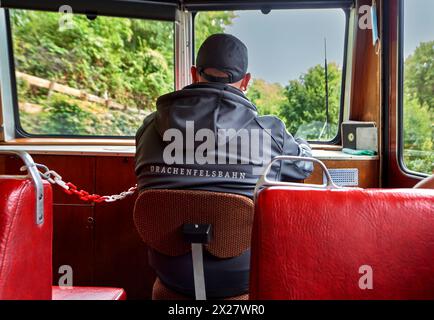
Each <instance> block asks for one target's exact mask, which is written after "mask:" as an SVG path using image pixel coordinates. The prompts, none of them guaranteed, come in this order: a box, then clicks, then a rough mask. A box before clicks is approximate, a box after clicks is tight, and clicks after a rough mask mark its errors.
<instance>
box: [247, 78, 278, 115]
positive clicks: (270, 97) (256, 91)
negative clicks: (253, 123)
mask: <svg viewBox="0 0 434 320" xmlns="http://www.w3.org/2000/svg"><path fill="white" fill-rule="evenodd" d="M247 97H248V98H249V99H250V101H252V102H253V103H254V104H255V105H256V107H257V108H258V112H259V114H260V115H267V114H271V115H278V114H279V112H280V107H281V106H282V105H283V104H284V103H285V101H286V97H285V92H284V89H283V87H282V86H281V85H280V84H279V83H267V82H266V81H265V80H263V79H254V80H253V81H252V84H251V85H250V86H249V90H248V91H247Z"/></svg>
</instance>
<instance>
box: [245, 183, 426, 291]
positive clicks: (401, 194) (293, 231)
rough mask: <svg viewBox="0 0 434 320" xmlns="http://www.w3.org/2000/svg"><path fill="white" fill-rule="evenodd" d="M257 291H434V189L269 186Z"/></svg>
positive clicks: (257, 233)
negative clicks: (368, 278)
mask: <svg viewBox="0 0 434 320" xmlns="http://www.w3.org/2000/svg"><path fill="white" fill-rule="evenodd" d="M363 265H368V266H370V267H372V271H373V272H372V276H373V277H372V280H373V288H372V289H364V290H362V289H361V288H360V287H359V280H360V278H361V277H362V276H363V275H364V274H362V273H359V268H360V267H361V266H363ZM250 297H251V298H252V299H434V191H433V190H306V189H296V190H294V189H292V190H291V189H289V188H268V189H265V190H263V191H262V192H260V194H259V197H258V199H257V203H256V212H255V222H254V229H253V241H252V266H251V288H250Z"/></svg>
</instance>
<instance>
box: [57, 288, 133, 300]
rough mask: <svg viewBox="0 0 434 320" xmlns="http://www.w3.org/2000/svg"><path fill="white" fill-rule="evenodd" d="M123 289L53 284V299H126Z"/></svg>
mask: <svg viewBox="0 0 434 320" xmlns="http://www.w3.org/2000/svg"><path fill="white" fill-rule="evenodd" d="M126 299H127V295H126V293H125V291H124V290H123V289H119V288H101V287H71V288H63V289H62V288H60V287H57V286H53V300H126Z"/></svg>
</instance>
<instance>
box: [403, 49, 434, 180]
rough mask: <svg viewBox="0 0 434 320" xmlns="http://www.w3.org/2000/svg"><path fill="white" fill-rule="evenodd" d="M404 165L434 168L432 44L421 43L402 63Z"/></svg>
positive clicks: (433, 52) (423, 169)
mask: <svg viewBox="0 0 434 320" xmlns="http://www.w3.org/2000/svg"><path fill="white" fill-rule="evenodd" d="M404 70H405V73H404V74H405V79H404V106H403V108H404V115H403V121H404V163H405V164H406V166H407V167H408V168H409V169H410V170H413V171H416V172H424V173H432V172H433V169H434V167H433V165H434V151H433V150H434V131H433V128H434V127H433V123H434V112H433V110H434V41H430V42H422V43H421V44H420V45H419V46H418V47H417V48H416V50H415V52H414V53H413V54H412V55H410V56H409V57H408V58H407V60H406V61H405V69H404Z"/></svg>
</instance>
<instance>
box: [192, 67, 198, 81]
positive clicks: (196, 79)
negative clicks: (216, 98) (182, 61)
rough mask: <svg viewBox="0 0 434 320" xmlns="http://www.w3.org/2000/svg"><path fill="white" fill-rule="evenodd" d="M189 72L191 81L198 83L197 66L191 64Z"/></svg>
mask: <svg viewBox="0 0 434 320" xmlns="http://www.w3.org/2000/svg"><path fill="white" fill-rule="evenodd" d="M190 72H191V81H192V82H193V83H198V82H199V76H198V72H197V68H196V67H195V66H191V68H190Z"/></svg>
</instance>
